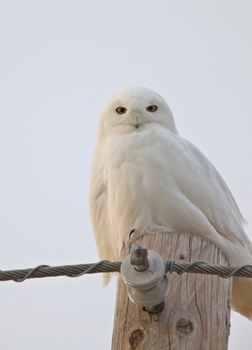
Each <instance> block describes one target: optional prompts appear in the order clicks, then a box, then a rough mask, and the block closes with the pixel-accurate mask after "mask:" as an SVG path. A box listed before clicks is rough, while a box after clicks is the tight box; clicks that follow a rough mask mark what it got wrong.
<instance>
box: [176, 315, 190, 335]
mask: <svg viewBox="0 0 252 350" xmlns="http://www.w3.org/2000/svg"><path fill="white" fill-rule="evenodd" d="M193 328H194V327H193V322H192V321H191V320H186V319H185V318H180V319H179V320H178V321H177V323H176V330H177V331H178V332H179V333H183V334H188V333H191V332H192V331H193Z"/></svg>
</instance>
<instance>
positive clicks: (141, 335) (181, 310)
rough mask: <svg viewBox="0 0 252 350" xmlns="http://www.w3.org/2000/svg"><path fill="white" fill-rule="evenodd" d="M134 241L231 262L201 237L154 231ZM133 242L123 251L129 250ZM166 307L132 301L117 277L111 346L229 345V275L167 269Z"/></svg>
mask: <svg viewBox="0 0 252 350" xmlns="http://www.w3.org/2000/svg"><path fill="white" fill-rule="evenodd" d="M134 243H138V244H139V245H140V246H141V247H142V248H147V249H152V250H155V251H156V252H157V253H158V254H160V255H161V257H163V258H171V259H175V260H177V261H179V260H180V261H185V262H193V261H207V262H209V263H212V264H227V261H226V259H225V258H224V257H223V255H222V253H221V251H220V250H219V248H217V247H216V246H215V245H213V244H212V243H210V242H208V241H204V240H202V239H201V238H200V237H197V236H190V235H181V234H174V233H165V232H164V233H155V234H154V233H152V234H145V235H143V236H141V237H139V238H138V239H137V240H135V241H134ZM129 251H130V247H129V245H128V247H126V248H125V249H124V251H123V252H122V257H124V256H126V255H128V254H129ZM168 278H169V286H170V287H169V292H168V295H167V297H166V300H165V308H164V310H163V311H162V312H161V313H159V314H149V313H147V312H145V311H143V310H142V309H141V308H140V307H139V306H137V305H135V304H133V303H132V302H131V301H130V300H129V298H128V294H127V290H126V287H125V285H124V282H123V281H122V279H121V277H119V281H118V290H117V298H116V310H115V319H114V330H113V339H112V350H154V349H155V350H163V349H166V350H167V349H172V350H213V349H214V350H226V349H227V348H228V337H229V328H230V297H231V284H232V283H231V279H223V278H221V277H218V276H213V275H202V274H192V273H190V274H189V273H184V274H182V275H178V274H177V273H174V272H173V273H169V274H168Z"/></svg>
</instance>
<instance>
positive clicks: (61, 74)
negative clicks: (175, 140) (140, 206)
mask: <svg viewBox="0 0 252 350" xmlns="http://www.w3.org/2000/svg"><path fill="white" fill-rule="evenodd" d="M251 16H252V3H251V1H249V0H247V1H246V0H239V1H232V0H231V1H230V0H222V1H219V0H205V1H201V0H189V1H188V0H181V1H176V2H175V1H170V0H168V1H167V0H166V1H165V0H163V1H161V0H155V1H146V0H138V1H133V0H127V1H118V0H106V1H102V0H100V1H98V0H90V1H87V0H84V1H83V0H79V1H77V0H71V1H70V0H68V1H66V0H65V1H63V0H61V1H59V0H58V1H57V0H50V1H48V0H43V1H37V0H30V1H27V0H23V1H18V0H9V1H4V0H2V1H0V38H1V41H0V42H1V47H0V50H1V52H0V90H1V91H0V96H1V104H0V162H1V172H0V193H1V197H0V234H1V245H0V268H1V269H8V268H22V267H32V266H36V265H39V264H49V265H61V264H70V263H80V262H93V261H97V259H98V258H97V255H96V248H95V242H94V238H93V235H92V229H91V226H90V219H89V213H88V204H87V194H88V173H89V167H90V159H91V156H92V152H93V148H94V144H95V138H96V129H97V123H98V115H99V111H100V109H101V106H102V104H103V103H104V101H105V100H106V99H107V98H108V97H109V96H110V95H111V94H113V93H114V92H116V91H117V90H118V89H122V88H124V87H127V86H131V85H144V86H147V87H150V88H152V89H154V90H157V91H158V92H159V93H161V94H162V95H163V96H164V97H165V98H166V99H167V101H168V103H169V104H170V106H171V108H172V110H173V113H174V116H175V120H176V123H177V127H178V130H179V132H180V134H181V135H183V136H184V137H186V138H187V139H189V140H190V141H192V142H193V143H195V144H196V145H197V146H198V147H200V149H201V150H202V151H203V152H204V153H205V154H206V155H207V156H208V158H209V159H210V160H211V161H212V162H213V163H214V164H215V165H216V167H217V168H218V170H219V171H220V173H221V174H222V175H223V177H224V178H225V180H226V182H227V183H228V185H229V186H230V188H231V190H232V192H233V194H234V196H235V197H236V199H237V201H238V204H239V206H240V208H241V211H242V212H243V215H244V216H245V218H246V219H247V222H248V225H247V228H246V231H247V232H248V234H250V236H251V233H252V210H251V209H252V208H251V204H252V181H251V179H252V166H251V160H252V138H251V130H252V122H251V116H252V103H251V91H252V86H251V85H252V63H251V62H252V47H251V42H252V38H251V36H252V22H251ZM114 299H115V282H113V283H111V284H110V285H109V287H107V288H103V287H102V284H101V276H99V275H92V276H87V277H82V278H78V279H68V278H58V279H56V278H55V279H46V280H45V279H43V280H32V281H26V282H25V283H22V284H16V283H14V282H8V283H7V282H6V283H1V302H0V310H1V312H0V327H1V337H0V348H1V349H4V350H42V349H61V350H66V349H70V348H71V349H75V350H83V349H105V350H106V349H110V339H111V332H112V326H113V312H114V310H113V308H114ZM251 326H252V325H251V323H250V322H249V321H247V320H246V319H245V318H242V317H240V316H239V315H237V314H235V313H233V315H232V327H231V336H230V347H229V349H231V350H235V349H237V348H238V347H239V348H241V349H243V350H250V349H251V347H252V332H251Z"/></svg>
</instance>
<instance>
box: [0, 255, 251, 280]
mask: <svg viewBox="0 0 252 350" xmlns="http://www.w3.org/2000/svg"><path fill="white" fill-rule="evenodd" d="M164 265H165V270H166V272H176V273H178V274H182V273H201V274H210V275H218V276H220V277H223V278H230V277H233V276H239V277H252V265H243V266H240V267H236V266H225V265H211V264H208V263H207V262H204V261H196V262H192V263H188V262H176V261H175V260H171V259H167V260H164ZM120 268H121V262H120V261H115V262H112V261H107V260H101V261H99V262H97V263H93V264H92V263H91V264H78V265H63V266H48V265H39V266H36V267H35V268H29V269H19V270H6V271H1V270H0V282H3V281H14V282H23V281H25V280H27V279H31V278H44V277H58V276H67V277H80V276H82V275H85V274H91V273H101V272H103V273H107V272H120Z"/></svg>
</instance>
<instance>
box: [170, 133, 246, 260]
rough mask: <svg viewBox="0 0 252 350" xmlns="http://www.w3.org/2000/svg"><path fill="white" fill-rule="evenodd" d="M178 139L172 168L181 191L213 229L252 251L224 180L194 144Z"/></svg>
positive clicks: (238, 212) (241, 219) (241, 218)
mask: <svg viewBox="0 0 252 350" xmlns="http://www.w3.org/2000/svg"><path fill="white" fill-rule="evenodd" d="M178 138H179V139H180V142H179V143H180V155H178V156H177V157H176V162H177V165H176V166H175V167H174V168H173V170H172V171H173V176H174V178H175V179H176V183H177V185H178V186H179V188H180V190H181V191H182V192H183V193H184V194H185V195H186V197H187V198H188V199H189V200H190V202H191V203H193V204H194V205H195V206H197V207H198V208H199V209H200V210H201V211H202V212H203V213H204V215H205V216H206V217H207V219H208V221H209V222H210V223H211V224H212V225H213V226H214V227H215V229H216V231H218V232H219V233H220V234H221V235H223V236H224V237H226V238H228V239H229V240H232V241H236V242H239V243H240V244H241V245H242V246H244V247H246V249H249V250H250V251H251V253H252V245H251V242H250V240H249V238H248V237H247V235H246V233H245V232H244V230H243V226H242V223H243V222H244V219H243V217H242V215H241V212H240V210H239V208H238V206H237V204H236V202H235V199H234V197H233V196H232V194H231V192H230V190H229V188H228V187H227V185H226V184H225V182H224V180H223V179H222V177H221V176H220V174H219V173H218V172H217V170H216V169H215V167H214V166H213V165H212V164H211V163H210V161H209V160H208V159H207V158H206V157H205V156H204V155H203V154H202V153H201V152H200V151H199V149H197V147H195V146H194V145H192V144H191V143H190V142H188V141H186V140H184V139H183V138H181V137H179V136H178Z"/></svg>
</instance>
